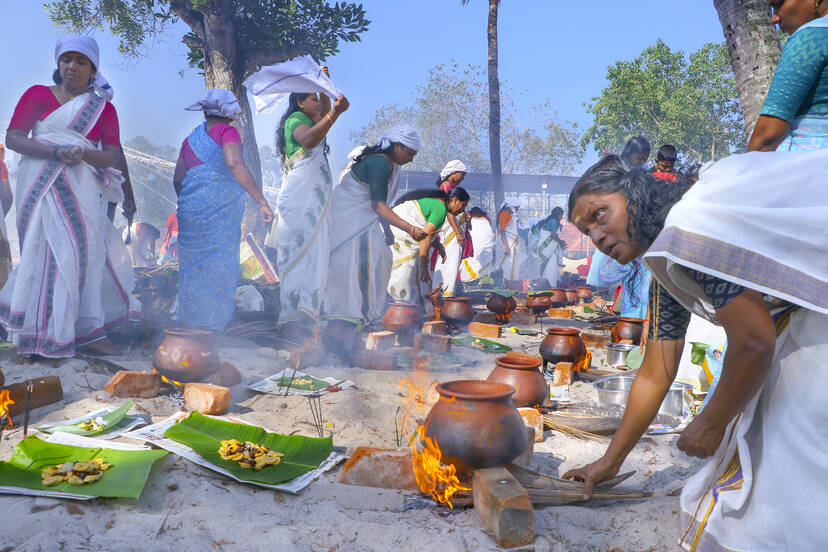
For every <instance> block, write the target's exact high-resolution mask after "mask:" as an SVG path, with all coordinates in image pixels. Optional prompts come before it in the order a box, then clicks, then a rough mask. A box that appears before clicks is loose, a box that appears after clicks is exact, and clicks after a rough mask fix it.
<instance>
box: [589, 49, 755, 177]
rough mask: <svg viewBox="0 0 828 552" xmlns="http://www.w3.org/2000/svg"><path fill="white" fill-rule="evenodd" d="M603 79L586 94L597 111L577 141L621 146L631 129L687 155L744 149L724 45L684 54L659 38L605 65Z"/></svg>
mask: <svg viewBox="0 0 828 552" xmlns="http://www.w3.org/2000/svg"><path fill="white" fill-rule="evenodd" d="M607 80H608V81H609V85H608V86H607V87H606V88H604V90H603V91H602V93H601V95H600V96H598V97H595V98H593V99H592V103H591V104H588V106H587V107H588V111H589V112H590V113H592V115H593V116H594V117H595V118H594V122H593V124H592V126H591V127H590V128H589V129H587V131H586V133H585V134H584V137H583V139H582V141H581V144H582V145H583V146H584V147H586V146H587V145H588V144H589V143H590V142H591V143H592V144H593V147H594V148H595V151H597V152H599V153H600V152H602V151H604V149H605V148H609V149H610V150H612V151H616V152H620V151H621V149H623V146H624V143H625V142H626V141H627V140H628V139H629V138H630V137H632V136H635V135H638V134H643V135H644V136H646V137H647V139H648V140H649V141H650V143H651V144H652V145H653V149H656V148H658V146H659V145H661V144H673V145H675V146H676V148H677V149H678V150H679V152H680V153H681V154H682V155H683V156H684V157H685V158H688V157H689V158H692V159H694V160H699V161H701V160H710V159H719V158H721V157H724V156H726V155H728V154H730V153H732V152H735V151H739V150H741V149H743V148H744V144H745V134H744V121H743V118H742V111H741V108H740V104H739V94H738V91H737V90H736V84H735V81H734V77H733V72H732V69H731V66H730V57H729V55H728V52H727V47H726V46H725V44H724V43H722V44H713V43H711V44H706V45H704V46H703V47H702V48H701V49H700V50H698V51H697V52H693V53H692V54H690V56H689V58H687V57H685V55H684V53H683V52H681V51H680V50H679V51H672V50H671V49H670V47H669V46H667V45H666V44H665V43H664V42H662V41H661V40H659V41H658V42H656V43H655V44H654V45H653V46H650V47H649V48H647V49H645V50H644V51H643V52H642V53H641V55H639V56H637V57H636V58H635V59H633V60H632V61H626V60H622V61H618V62H616V64H615V65H613V66H611V67H609V69H608V71H607Z"/></svg>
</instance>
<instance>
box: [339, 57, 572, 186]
mask: <svg viewBox="0 0 828 552" xmlns="http://www.w3.org/2000/svg"><path fill="white" fill-rule="evenodd" d="M516 97H517V94H516V93H515V92H514V91H513V90H512V89H510V88H509V87H508V85H506V84H505V83H504V84H501V105H502V108H501V109H502V114H501V144H502V146H501V147H502V166H503V172H505V173H527V174H568V173H570V172H571V171H572V170H573V169H574V167H575V166H577V164H578V163H580V161H581V158H582V157H583V153H584V151H583V148H582V147H581V146H580V145H579V143H578V142H579V138H580V133H579V131H578V128H577V125H576V124H575V123H572V122H568V121H561V120H559V118H558V115H557V113H556V112H555V110H554V109H553V108H552V106H551V104H550V102H548V101H545V102H542V103H540V104H537V105H533V106H531V107H530V108H528V109H520V108H519V107H518V106H517V103H516V101H515V98H516ZM488 113H489V96H488V83H487V80H486V72H485V70H484V69H483V68H482V67H480V66H476V65H469V66H467V67H465V68H461V67H459V66H458V65H457V64H456V63H453V64H451V65H438V66H436V67H433V68H432V69H430V70H429V72H428V76H427V78H426V82H425V84H424V85H421V86H418V87H417V88H416V90H415V91H414V93H413V100H412V102H411V103H410V104H409V105H406V106H401V105H399V104H389V105H386V106H383V107H381V108H380V109H378V110H377V111H376V113H374V116H373V117H372V118H371V120H370V121H369V122H368V123H367V124H366V125H365V126H364V127H362V128H361V129H359V130H358V131H356V132H353V133H351V139H352V140H353V141H354V142H356V143H359V144H373V143H375V142H376V141H377V139H378V138H379V136H380V135H381V134H382V133H383V132H384V131H386V130H388V129H390V128H392V127H394V126H397V125H401V124H407V125H411V126H413V127H414V128H416V129H417V131H418V132H419V133H420V135H421V137H422V140H423V147H422V149H421V150H420V152H419V153H418V154H417V157H416V158H415V159H414V162H413V163H412V164H411V165H410V167H411V169H412V170H432V171H437V170H440V169H441V168H442V167H443V165H444V164H445V163H446V162H447V161H449V160H451V159H461V160H463V162H464V163H466V165H468V166H469V168H470V169H471V170H472V171H481V172H489V169H490V164H489V142H488V133H489V126H488V125H489V116H488ZM407 167H408V166H407Z"/></svg>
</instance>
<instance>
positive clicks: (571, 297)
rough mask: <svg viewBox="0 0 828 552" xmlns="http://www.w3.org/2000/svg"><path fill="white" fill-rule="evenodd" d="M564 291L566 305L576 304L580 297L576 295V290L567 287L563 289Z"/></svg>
mask: <svg viewBox="0 0 828 552" xmlns="http://www.w3.org/2000/svg"><path fill="white" fill-rule="evenodd" d="M565 293H566V303H567V304H568V305H577V304H578V303H580V302H581V298H580V297H578V292H577V291H575V290H574V289H567V290H565Z"/></svg>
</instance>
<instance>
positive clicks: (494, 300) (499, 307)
mask: <svg viewBox="0 0 828 552" xmlns="http://www.w3.org/2000/svg"><path fill="white" fill-rule="evenodd" d="M516 307H517V301H515V298H514V297H506V296H505V295H500V294H498V293H492V294H491V295H490V296H489V300H488V301H486V308H487V309H489V310H490V311H492V312H493V313H495V314H506V313H507V312H511V311H513V310H515V308H516Z"/></svg>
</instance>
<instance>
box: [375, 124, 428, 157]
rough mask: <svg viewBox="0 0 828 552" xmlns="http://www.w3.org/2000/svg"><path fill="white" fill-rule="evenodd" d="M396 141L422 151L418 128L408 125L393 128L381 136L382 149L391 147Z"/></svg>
mask: <svg viewBox="0 0 828 552" xmlns="http://www.w3.org/2000/svg"><path fill="white" fill-rule="evenodd" d="M395 142H398V143H400V144H402V145H404V146H406V147H408V148H411V149H413V150H414V151H420V148H421V147H422V142H421V141H420V135H419V134H417V131H416V130H414V129H413V128H411V127H408V126H400V127H396V128H392V129H391V130H389V131H388V132H386V133H385V134H383V135H382V136H380V145H381V146H382V149H386V148H388V147H390V146H391V144H393V143H395Z"/></svg>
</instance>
